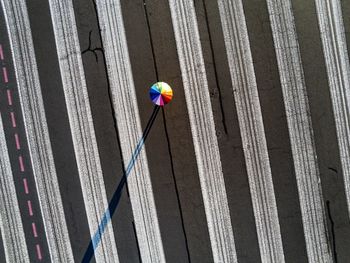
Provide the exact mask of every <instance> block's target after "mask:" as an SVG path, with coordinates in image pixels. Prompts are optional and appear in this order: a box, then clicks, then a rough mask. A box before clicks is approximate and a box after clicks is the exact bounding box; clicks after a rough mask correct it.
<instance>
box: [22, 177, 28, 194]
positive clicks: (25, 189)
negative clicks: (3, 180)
mask: <svg viewBox="0 0 350 263" xmlns="http://www.w3.org/2000/svg"><path fill="white" fill-rule="evenodd" d="M23 185H24V192H25V193H26V194H29V188H28V182H27V178H23Z"/></svg>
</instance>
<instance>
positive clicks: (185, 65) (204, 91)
mask: <svg viewBox="0 0 350 263" xmlns="http://www.w3.org/2000/svg"><path fill="white" fill-rule="evenodd" d="M169 3H170V9H171V17H172V21H173V27H174V31H175V39H176V45H177V50H178V56H179V60H180V66H181V73H182V79H183V84H184V89H185V97H186V102H187V108H188V113H189V117H190V125H191V131H192V137H193V144H194V148H195V154H196V159H197V166H198V173H199V178H200V184H201V189H202V194H203V201H204V207H205V213H206V217H207V223H208V229H209V236H210V241H211V247H212V251H213V257H214V261H215V262H237V255H236V249H235V243H234V238H233V231H232V226H231V219H230V212H229V208H228V202H227V196H226V189H225V182H224V177H223V173H222V167H221V160H220V153H219V146H218V141H217V138H216V134H215V126H214V118H213V112H212V107H211V102H210V96H209V89H208V81H207V78H206V72H205V66H204V59H203V53H202V47H201V43H200V37H199V31H198V25H197V20H196V14H195V9H194V3H193V1H192V0H170V1H169Z"/></svg>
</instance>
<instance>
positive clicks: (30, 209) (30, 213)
mask: <svg viewBox="0 0 350 263" xmlns="http://www.w3.org/2000/svg"><path fill="white" fill-rule="evenodd" d="M27 205H28V211H29V215H30V216H33V208H32V201H30V200H28V201H27Z"/></svg>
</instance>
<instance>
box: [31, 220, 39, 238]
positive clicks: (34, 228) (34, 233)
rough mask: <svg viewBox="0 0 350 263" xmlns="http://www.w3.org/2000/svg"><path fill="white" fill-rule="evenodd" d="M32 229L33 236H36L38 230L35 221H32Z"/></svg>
mask: <svg viewBox="0 0 350 263" xmlns="http://www.w3.org/2000/svg"><path fill="white" fill-rule="evenodd" d="M32 229H33V236H34V237H38V232H37V231H36V225H35V223H32Z"/></svg>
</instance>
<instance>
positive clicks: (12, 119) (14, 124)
mask: <svg viewBox="0 0 350 263" xmlns="http://www.w3.org/2000/svg"><path fill="white" fill-rule="evenodd" d="M10 114H11V122H12V127H13V128H16V126H17V124H16V118H15V113H14V112H13V111H11V113H10Z"/></svg>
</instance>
